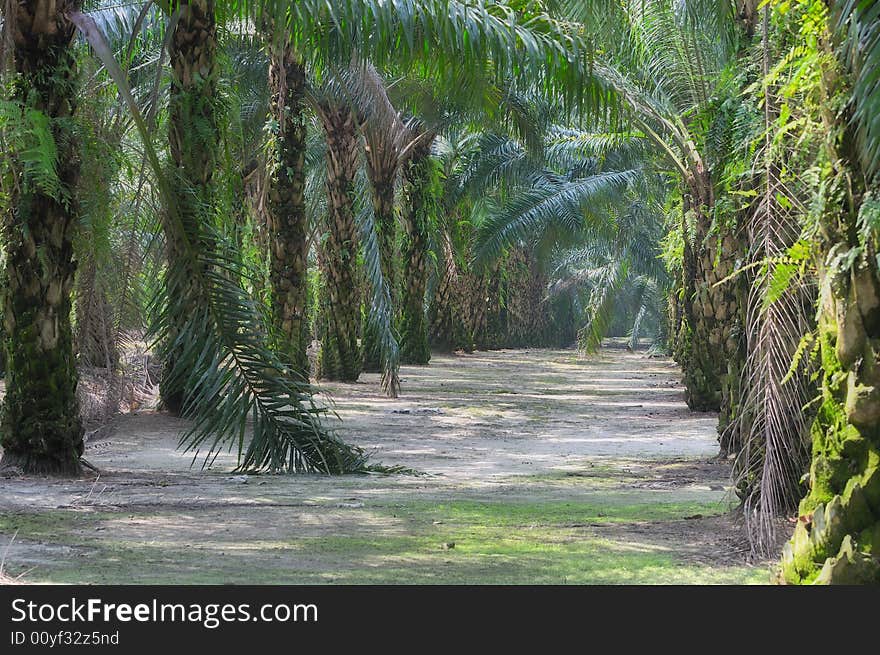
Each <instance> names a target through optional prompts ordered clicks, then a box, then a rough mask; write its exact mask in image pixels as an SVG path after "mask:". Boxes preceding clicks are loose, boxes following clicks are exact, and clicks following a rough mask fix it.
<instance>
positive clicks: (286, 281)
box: [266, 44, 310, 378]
mask: <svg viewBox="0 0 880 655" xmlns="http://www.w3.org/2000/svg"><path fill="white" fill-rule="evenodd" d="M305 81H306V80H305V69H304V68H303V65H302V63H301V62H300V61H299V59H298V58H297V57H296V54H295V53H294V52H293V50H292V49H291V48H290V47H289V46H287V45H282V46H279V45H271V44H270V60H269V88H270V92H271V112H272V117H273V118H274V119H275V123H276V124H277V126H278V133H277V134H276V135H275V141H274V148H273V151H272V152H273V155H274V161H273V162H271V172H270V175H269V180H268V202H267V207H266V219H267V221H266V222H267V225H268V230H269V267H270V269H269V281H270V284H271V290H272V296H271V297H272V317H273V322H274V329H275V339H276V348H277V350H278V352H279V354H281V355H282V356H284V357H286V358H287V359H288V360H289V361H290V363H291V365H292V366H293V369H294V370H295V371H297V372H298V373H300V374H301V375H303V376H304V377H305V378H308V376H309V359H308V356H307V355H306V349H307V348H308V345H309V341H310V339H309V324H308V313H307V301H308V239H307V232H308V218H307V216H306V209H305V152H306V119H305V105H304V93H305Z"/></svg>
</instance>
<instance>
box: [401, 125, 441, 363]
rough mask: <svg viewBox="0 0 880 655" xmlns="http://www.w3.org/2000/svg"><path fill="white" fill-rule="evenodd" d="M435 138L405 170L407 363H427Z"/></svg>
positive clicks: (415, 154)
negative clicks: (426, 304)
mask: <svg viewBox="0 0 880 655" xmlns="http://www.w3.org/2000/svg"><path fill="white" fill-rule="evenodd" d="M432 141H433V138H423V139H422V141H421V143H420V144H419V145H417V146H416V147H415V148H413V151H412V153H411V155H410V157H409V158H408V159H407V161H406V163H405V165H404V169H403V198H404V202H403V205H404V210H403V224H404V229H405V234H404V241H403V265H404V274H403V298H402V300H401V319H400V361H401V362H402V363H404V364H427V363H428V362H429V361H430V359H431V349H430V347H429V346H428V320H427V316H426V315H425V292H426V290H427V286H428V257H427V253H428V230H429V229H430V225H431V216H432V212H433V211H434V202H435V199H434V198H433V192H434V191H433V181H434V164H433V162H432V161H431V142H432Z"/></svg>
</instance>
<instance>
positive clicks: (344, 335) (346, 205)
mask: <svg viewBox="0 0 880 655" xmlns="http://www.w3.org/2000/svg"><path fill="white" fill-rule="evenodd" d="M321 117H322V120H323V123H324V132H325V134H326V137H327V196H328V215H327V228H326V229H327V231H326V234H325V236H324V239H323V240H322V242H321V248H320V253H319V264H320V266H321V270H322V272H323V280H322V284H321V290H320V299H319V318H318V324H319V327H318V338H319V339H320V341H321V351H320V353H319V355H318V377H319V378H321V379H325V380H342V381H348V382H353V381H355V380H357V379H358V376H360V373H361V363H362V362H361V351H360V346H359V345H358V325H359V322H360V321H359V319H360V299H359V298H358V296H359V293H358V289H359V287H358V284H357V282H356V270H357V230H356V228H355V222H354V178H355V173H356V171H357V159H358V142H357V133H356V128H355V120H354V114H353V113H352V111H351V110H350V109H349V108H347V107H343V106H337V105H326V106H324V107H323V108H322V110H321Z"/></svg>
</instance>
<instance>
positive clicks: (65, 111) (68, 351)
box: [0, 0, 83, 475]
mask: <svg viewBox="0 0 880 655" xmlns="http://www.w3.org/2000/svg"><path fill="white" fill-rule="evenodd" d="M5 7H6V8H7V9H8V8H10V7H14V9H13V10H14V11H15V15H6V16H4V21H3V42H4V43H11V44H13V47H12V51H11V53H7V54H8V55H11V58H12V62H13V66H14V70H15V73H16V78H15V80H14V85H13V91H12V98H11V101H12V105H11V106H12V108H13V109H12V110H11V111H14V112H15V113H14V115H11V116H7V117H4V118H5V119H7V120H9V119H11V120H12V121H14V123H13V125H17V127H18V130H13V138H12V139H11V140H10V141H11V143H9V144H6V147H8V148H9V149H10V151H11V153H12V161H13V175H14V178H15V183H14V184H12V185H11V187H10V188H8V189H7V188H4V189H3V191H4V195H5V194H6V193H8V194H9V205H8V207H4V212H3V239H4V244H5V249H6V262H5V270H4V273H3V276H4V280H5V284H4V285H3V291H2V294H3V296H2V297H3V318H4V347H5V349H6V370H7V372H6V397H5V400H4V402H3V415H2V419H0V430H2V445H3V459H2V464H3V465H4V466H15V467H18V468H20V469H21V470H23V471H25V472H27V473H49V474H61V475H77V474H78V473H79V472H80V456H81V455H82V453H83V428H82V424H81V422H80V418H79V405H78V402H77V397H76V386H77V373H76V368H75V363H74V353H73V334H72V331H71V323H70V312H71V291H72V289H73V284H74V273H75V270H76V265H75V263H74V261H73V239H74V234H75V230H76V225H77V221H78V214H77V205H76V198H75V197H72V194H71V192H72V190H73V189H74V187H75V185H76V183H77V179H78V177H79V175H80V166H79V163H80V159H79V157H78V156H77V141H76V138H75V129H74V126H73V124H72V116H73V113H74V111H75V110H76V103H77V89H78V78H77V66H76V58H75V56H74V52H73V47H72V41H73V36H74V33H75V28H74V25H73V23H72V22H71V21H70V19H69V15H70V14H73V13H77V12H79V10H80V9H81V8H82V2H80V1H79V0H64V1H62V2H48V1H47V0H37V1H35V2H26V3H18V4H15V5H14V6H13V5H8V4H7V5H5ZM4 122H5V121H4ZM15 131H18V132H19V136H18V137H16V136H15ZM23 151H30V152H29V154H27V155H24V156H23Z"/></svg>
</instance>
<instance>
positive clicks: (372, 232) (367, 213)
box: [357, 184, 400, 398]
mask: <svg viewBox="0 0 880 655" xmlns="http://www.w3.org/2000/svg"><path fill="white" fill-rule="evenodd" d="M360 186H361V189H362V190H365V189H364V185H363V184H361V185H360ZM357 224H358V239H359V241H360V244H361V249H362V253H363V258H364V264H363V270H364V273H365V274H366V278H367V282H368V284H369V286H370V302H369V303H368V313H367V320H368V321H369V322H370V324H371V326H372V327H373V329H374V330H375V333H376V334H377V335H378V337H379V351H380V356H381V360H382V361H381V370H382V389H383V390H384V391H385V393H386V394H387V395H388V396H389V397H391V398H396V397H397V396H398V394H399V393H400V346H399V344H398V340H397V335H396V334H395V330H394V319H395V315H394V306H393V304H392V302H391V289H390V288H389V286H388V282H387V280H386V279H385V277H384V275H383V274H382V261H381V255H380V252H379V240H378V234H377V230H376V220H375V216H374V214H373V206H372V204H371V203H369V202H366V203H363V207H362V208H361V210H360V211H359V212H358V214H357Z"/></svg>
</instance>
